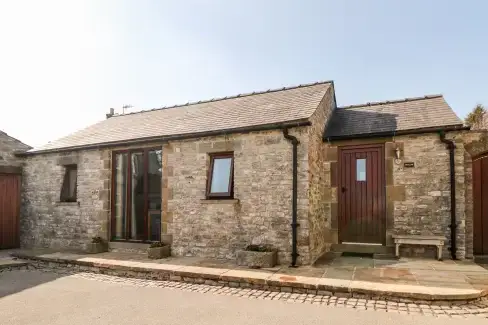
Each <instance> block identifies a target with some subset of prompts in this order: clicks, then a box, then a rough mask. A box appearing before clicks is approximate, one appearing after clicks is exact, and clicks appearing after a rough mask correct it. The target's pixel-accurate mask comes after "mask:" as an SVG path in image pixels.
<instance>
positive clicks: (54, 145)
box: [29, 81, 331, 153]
mask: <svg viewBox="0 0 488 325" xmlns="http://www.w3.org/2000/svg"><path fill="white" fill-rule="evenodd" d="M330 84H331V82H330V81H324V82H317V83H313V84H305V85H299V86H296V87H289V88H287V87H285V88H280V89H273V90H271V89H270V90H268V91H264V92H257V93H248V94H240V95H237V96H233V97H224V98H218V99H213V100H209V101H201V102H195V103H188V104H186V105H179V106H173V107H165V108H160V109H153V110H148V111H142V112H137V113H130V114H124V115H115V116H113V117H110V118H108V119H106V120H104V121H101V122H99V123H97V124H94V125H92V126H89V127H87V128H85V129H83V130H80V131H78V132H75V133H73V134H71V135H68V136H66V137H64V138H61V139H59V140H56V141H53V142H50V143H48V144H47V145H45V146H42V147H39V148H35V149H33V150H30V151H29V152H31V153H34V152H40V151H43V152H44V151H56V150H59V149H67V148H83V147H84V146H85V147H86V146H92V145H97V144H105V143H112V142H114V143H117V142H123V141H130V140H135V139H145V138H154V137H165V136H168V137H170V136H175V135H185V134H188V135H191V134H195V135H198V134H199V133H203V132H210V131H218V130H232V129H239V128H245V127H251V126H260V125H263V126H264V125H272V124H279V123H285V122H293V121H302V120H306V119H308V118H309V117H310V116H311V115H312V114H313V112H314V111H315V110H316V109H317V107H318V105H319V103H320V101H321V100H322V98H323V97H324V95H325V93H326V92H327V89H328V88H329V87H330Z"/></svg>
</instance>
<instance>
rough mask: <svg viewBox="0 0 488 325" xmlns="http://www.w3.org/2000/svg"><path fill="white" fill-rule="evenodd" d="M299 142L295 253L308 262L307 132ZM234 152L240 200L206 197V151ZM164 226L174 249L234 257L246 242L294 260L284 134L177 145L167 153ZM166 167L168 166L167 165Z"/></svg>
mask: <svg viewBox="0 0 488 325" xmlns="http://www.w3.org/2000/svg"><path fill="white" fill-rule="evenodd" d="M290 134H291V135H294V136H296V137H297V138H298V139H299V141H300V144H299V145H298V222H299V223H300V227H299V228H298V253H299V254H300V257H299V259H298V262H299V263H308V262H309V235H308V231H309V225H308V212H309V211H308V186H309V184H308V180H309V179H308V178H309V174H308V173H309V170H308V148H309V144H308V130H307V128H306V127H301V128H293V129H291V130H290ZM224 151H233V152H234V198H235V200H206V199H205V191H206V184H207V172H208V168H209V153H212V152H224ZM163 165H164V166H166V167H165V169H166V172H163V187H164V188H163V201H164V200H165V199H167V202H168V204H167V206H164V203H163V224H165V225H166V226H165V227H166V228H167V229H163V232H165V231H164V230H166V234H169V235H172V237H173V242H172V252H173V254H175V255H182V256H205V257H214V258H234V256H235V252H236V250H238V249H243V248H244V247H246V246H247V245H248V244H251V243H254V244H270V245H272V246H274V247H276V248H277V249H278V250H279V260H280V261H281V263H286V262H288V261H290V259H291V226H290V223H291V216H292V202H291V197H292V145H291V143H290V142H288V141H287V140H286V139H285V138H284V137H283V134H282V132H281V131H280V130H276V131H266V132H252V133H247V134H234V135H228V136H216V137H207V138H201V139H197V140H187V141H174V142H170V143H169V144H167V145H165V147H164V149H163ZM163 169H164V168H163Z"/></svg>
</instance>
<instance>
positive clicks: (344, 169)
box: [338, 145, 386, 244]
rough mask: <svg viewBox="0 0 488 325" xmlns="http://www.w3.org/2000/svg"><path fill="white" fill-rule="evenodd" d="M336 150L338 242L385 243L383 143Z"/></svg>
mask: <svg viewBox="0 0 488 325" xmlns="http://www.w3.org/2000/svg"><path fill="white" fill-rule="evenodd" d="M339 149H340V155H339V188H338V200H339V209H338V210H339V241H340V242H352V243H368V244H385V238H386V215H385V210H386V209H385V202H386V198H385V158H384V146H383V145H364V146H345V147H340V148H339Z"/></svg>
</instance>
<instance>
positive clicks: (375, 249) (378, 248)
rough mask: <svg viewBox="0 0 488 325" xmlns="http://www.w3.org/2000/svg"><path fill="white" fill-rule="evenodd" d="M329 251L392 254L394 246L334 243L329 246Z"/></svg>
mask: <svg viewBox="0 0 488 325" xmlns="http://www.w3.org/2000/svg"><path fill="white" fill-rule="evenodd" d="M331 251H333V252H342V253H358V254H393V253H394V251H395V248H394V247H393V246H382V245H364V244H334V245H332V246H331Z"/></svg>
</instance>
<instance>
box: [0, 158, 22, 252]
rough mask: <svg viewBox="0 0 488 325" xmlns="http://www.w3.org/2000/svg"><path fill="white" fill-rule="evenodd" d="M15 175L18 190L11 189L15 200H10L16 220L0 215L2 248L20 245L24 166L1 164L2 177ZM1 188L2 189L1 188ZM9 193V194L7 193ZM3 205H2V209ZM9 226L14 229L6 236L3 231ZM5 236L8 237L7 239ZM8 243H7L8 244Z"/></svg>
mask: <svg viewBox="0 0 488 325" xmlns="http://www.w3.org/2000/svg"><path fill="white" fill-rule="evenodd" d="M2 177H13V178H14V179H15V182H16V183H17V191H15V193H14V192H13V191H12V189H10V194H11V195H13V196H14V197H15V198H16V200H15V202H13V201H10V204H11V205H14V207H15V209H13V212H14V214H15V215H14V220H5V216H2V215H0V249H8V248H18V247H20V206H21V191H22V167H19V166H0V178H2ZM0 190H1V189H0ZM7 195H8V194H7ZM1 210H2V207H0V211H1ZM6 228H9V229H11V230H13V231H12V232H11V233H9V235H10V237H9V236H5V234H4V233H3V231H4V230H5V229H6ZM5 237H6V238H7V239H5ZM6 243H7V244H6Z"/></svg>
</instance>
